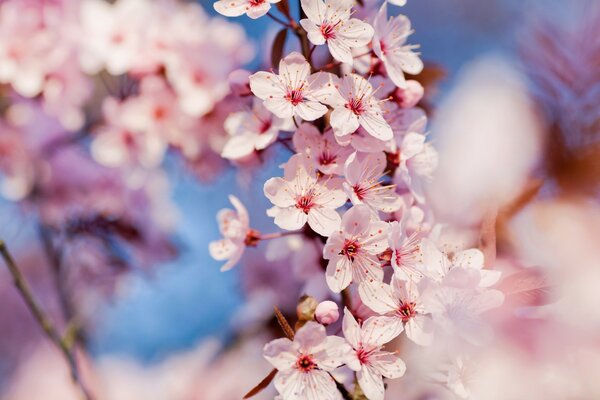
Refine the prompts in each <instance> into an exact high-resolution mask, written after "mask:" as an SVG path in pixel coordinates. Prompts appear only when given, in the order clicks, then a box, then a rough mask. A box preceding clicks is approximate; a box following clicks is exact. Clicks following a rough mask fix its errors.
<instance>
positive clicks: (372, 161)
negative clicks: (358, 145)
mask: <svg viewBox="0 0 600 400" xmlns="http://www.w3.org/2000/svg"><path fill="white" fill-rule="evenodd" d="M386 164H387V159H386V156H385V154H384V153H372V154H364V153H356V152H355V153H353V154H351V155H350V157H348V160H347V161H346V165H345V167H344V173H345V177H346V181H345V182H344V190H345V191H346V194H347V195H348V197H349V198H350V200H351V201H352V203H353V204H366V205H368V206H369V207H371V208H372V209H373V210H379V211H384V212H393V211H396V210H398V209H399V208H400V207H401V206H402V199H401V198H400V196H398V194H396V192H395V187H394V185H386V184H384V183H382V182H381V181H380V179H381V177H382V176H383V174H384V171H385V168H386Z"/></svg>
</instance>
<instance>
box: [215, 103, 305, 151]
mask: <svg viewBox="0 0 600 400" xmlns="http://www.w3.org/2000/svg"><path fill="white" fill-rule="evenodd" d="M293 127H294V124H293V122H292V120H291V119H290V118H286V119H283V118H279V117H277V116H275V115H273V114H272V113H271V112H270V111H269V110H267V109H266V108H265V106H264V105H263V103H262V102H261V101H255V102H254V107H253V108H252V110H251V111H239V112H235V113H231V114H229V116H228V117H227V119H226V120H225V130H226V131H227V133H229V135H230V136H231V138H230V139H229V140H228V141H227V144H225V147H223V152H222V153H221V155H222V156H223V157H224V158H228V159H231V160H236V159H242V158H244V157H247V156H249V155H250V154H252V153H253V152H254V151H255V150H263V149H265V148H267V146H269V145H270V144H272V143H273V142H275V140H277V136H278V135H279V132H280V131H292V130H293V129H294V128H293Z"/></svg>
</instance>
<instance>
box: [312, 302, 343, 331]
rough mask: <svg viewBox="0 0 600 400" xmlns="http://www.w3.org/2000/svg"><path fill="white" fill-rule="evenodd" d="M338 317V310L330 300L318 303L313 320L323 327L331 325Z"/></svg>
mask: <svg viewBox="0 0 600 400" xmlns="http://www.w3.org/2000/svg"><path fill="white" fill-rule="evenodd" d="M339 317H340V309H339V307H338V305H337V304H336V303H334V302H333V301H330V300H326V301H323V302H321V303H319V305H318V306H317V309H316V310H315V318H316V320H317V321H318V322H320V323H321V324H323V325H329V324H333V323H334V322H335V321H337V320H338V318H339Z"/></svg>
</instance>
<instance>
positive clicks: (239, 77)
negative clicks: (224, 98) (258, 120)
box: [229, 69, 251, 96]
mask: <svg viewBox="0 0 600 400" xmlns="http://www.w3.org/2000/svg"><path fill="white" fill-rule="evenodd" d="M250 75H251V73H250V71H246V70H245V69H236V70H235V71H233V72H232V73H230V74H229V87H230V88H231V93H232V94H234V95H236V96H248V95H250V94H251V92H250V80H249V79H248V78H249V77H250Z"/></svg>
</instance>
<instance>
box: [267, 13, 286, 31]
mask: <svg viewBox="0 0 600 400" xmlns="http://www.w3.org/2000/svg"><path fill="white" fill-rule="evenodd" d="M267 16H268V17H270V18H271V19H272V20H273V21H275V22H277V23H278V24H280V25H283V26H285V27H286V28H291V27H292V25H291V24H289V23H287V22H285V21H284V20H282V19H279V18H277V17H276V16H274V15H273V14H271V13H270V12H268V13H267Z"/></svg>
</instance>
